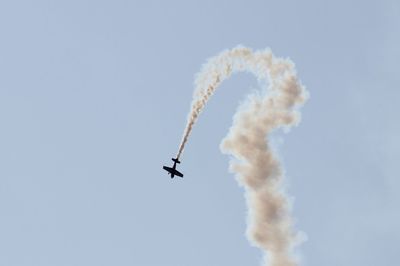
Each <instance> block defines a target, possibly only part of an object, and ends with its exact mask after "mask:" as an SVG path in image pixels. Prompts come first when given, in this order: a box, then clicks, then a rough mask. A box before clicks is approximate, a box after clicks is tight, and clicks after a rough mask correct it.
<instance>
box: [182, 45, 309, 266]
mask: <svg viewBox="0 0 400 266" xmlns="http://www.w3.org/2000/svg"><path fill="white" fill-rule="evenodd" d="M237 71H248V72H250V73H253V74H254V75H255V76H256V77H257V78H258V80H259V81H261V82H262V84H265V87H266V88H265V90H263V91H262V93H259V94H254V95H252V96H250V97H249V99H248V101H247V102H246V104H245V105H243V106H242V108H240V109H239V111H238V112H237V113H236V114H235V116H234V122H233V125H232V127H231V128H230V130H229V133H228V135H227V137H225V139H224V140H223V141H222V143H221V150H222V151H223V152H224V153H227V154H231V155H233V156H234V157H235V158H236V160H235V159H232V160H231V162H230V169H231V170H232V171H233V172H234V173H235V174H236V177H237V180H238V182H239V184H241V185H243V186H244V188H245V191H246V200H247V205H248V209H249V226H248V229H247V235H248V238H249V239H250V241H251V242H252V243H253V244H254V245H256V246H257V247H259V248H260V249H262V250H263V251H264V252H265V255H266V260H265V265H271V266H293V265H297V264H298V263H297V262H296V260H295V258H294V257H293V256H292V249H293V247H294V245H295V244H296V243H297V241H298V238H297V234H295V233H294V230H293V225H292V219H291V217H290V206H289V203H288V199H287V197H286V195H285V194H284V192H283V191H282V179H283V171H282V168H281V165H280V162H279V161H278V159H277V158H276V156H274V154H273V151H272V150H271V148H270V146H269V143H268V139H267V136H269V135H270V133H271V132H272V131H274V130H276V129H278V128H282V127H283V128H285V129H288V128H289V127H291V126H293V125H296V124H297V123H298V122H299V121H300V114H299V113H298V111H297V108H298V107H299V106H300V105H301V104H303V103H304V101H305V100H306V98H307V92H306V91H305V88H304V87H303V86H302V85H301V83H300V82H299V80H298V79H297V76H296V71H295V69H294V65H293V63H292V62H291V61H290V60H288V59H281V58H276V57H274V55H273V54H272V52H271V51H270V50H269V49H267V50H264V51H257V52H253V51H252V50H250V49H248V48H244V47H237V48H234V49H232V50H227V51H224V52H222V53H221V54H220V55H218V56H216V57H213V58H211V59H210V60H209V61H208V63H207V64H205V65H204V66H203V69H202V70H201V71H200V73H199V74H198V75H197V78H196V81H195V85H196V90H195V94H194V99H193V102H192V108H191V112H190V114H189V117H188V123H187V126H186V128H185V131H184V135H183V138H182V142H181V145H180V147H179V151H178V155H177V157H178V158H179V157H180V156H181V154H182V151H183V149H184V147H185V144H186V142H187V140H188V136H189V135H190V132H191V130H192V128H193V125H194V123H195V122H196V120H197V118H198V116H199V114H200V112H201V110H202V109H203V108H204V106H205V104H206V102H207V100H208V99H209V98H210V96H212V94H213V93H214V91H215V90H216V89H217V88H218V86H219V84H220V83H221V82H222V81H223V80H225V79H226V78H228V77H229V76H230V75H231V74H232V73H233V72H237ZM263 81H264V82H263ZM267 81H268V82H267ZM261 82H260V84H261ZM267 258H268V259H267Z"/></svg>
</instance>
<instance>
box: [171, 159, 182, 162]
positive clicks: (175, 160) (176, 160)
mask: <svg viewBox="0 0 400 266" xmlns="http://www.w3.org/2000/svg"><path fill="white" fill-rule="evenodd" d="M172 161H174V162H176V163H181V161H179V160H178V158H176V159H175V158H172Z"/></svg>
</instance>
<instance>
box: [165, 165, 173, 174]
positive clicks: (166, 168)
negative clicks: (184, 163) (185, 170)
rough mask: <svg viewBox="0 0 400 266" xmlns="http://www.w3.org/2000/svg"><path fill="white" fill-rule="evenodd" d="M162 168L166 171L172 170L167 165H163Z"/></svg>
mask: <svg viewBox="0 0 400 266" xmlns="http://www.w3.org/2000/svg"><path fill="white" fill-rule="evenodd" d="M163 169H164V170H166V171H168V172H170V173H172V172H173V171H174V169H173V168H171V167H168V166H163Z"/></svg>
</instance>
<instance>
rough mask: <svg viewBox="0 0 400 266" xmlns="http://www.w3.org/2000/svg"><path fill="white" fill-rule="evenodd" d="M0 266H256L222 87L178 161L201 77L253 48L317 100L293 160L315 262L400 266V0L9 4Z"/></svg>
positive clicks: (1, 92)
mask: <svg viewBox="0 0 400 266" xmlns="http://www.w3.org/2000/svg"><path fill="white" fill-rule="evenodd" d="M0 34H1V35H0V36H1V37H0V123H1V124H0V129H1V130H0V162H1V163H0V266H25V265H26V266H47V265H48V266H54V265H65V266H67V265H68V266H69V265H73V266H87V265H96V266H101V265H120V266H124V265H137V266H139V265H140V266H158V265H162V266H187V265H190V266H205V265H207V266H208V265H209V266H222V265H230V266H233V265H238V266H239V265H259V263H260V261H261V257H262V256H261V253H260V252H259V251H258V250H257V249H255V248H253V247H251V246H250V245H249V244H248V242H247V240H246V238H245V235H244V233H245V227H246V207H245V202H244V198H243V190H242V189H241V188H239V187H238V186H237V184H236V181H235V180H234V178H233V176H232V175H231V174H230V173H228V171H227V168H228V159H229V158H228V157H226V156H224V155H222V154H221V153H220V152H219V149H218V145H219V142H220V140H221V139H222V138H223V137H224V136H225V134H226V132H227V130H228V128H229V126H230V124H231V117H232V115H233V113H234V112H235V109H236V108H237V106H238V103H239V102H240V101H241V100H242V99H243V97H244V96H245V95H246V94H247V93H248V92H249V91H250V90H251V88H255V87H256V86H257V82H256V81H255V80H254V78H253V77H252V76H250V75H247V74H239V75H237V76H234V77H233V78H232V79H230V80H228V81H226V82H225V83H223V84H222V86H221V89H220V90H219V91H218V92H217V93H216V95H215V97H214V98H213V99H212V100H211V102H210V104H209V105H208V106H207V108H206V110H205V111H204V113H203V114H202V116H201V118H200V120H199V123H198V124H197V125H196V127H195V129H194V132H193V134H192V136H191V139H190V140H189V143H188V146H187V149H186V150H185V152H184V154H183V157H182V165H181V166H180V169H181V170H182V172H184V174H185V178H184V179H174V180H171V179H170V178H169V177H168V176H167V175H166V173H165V172H164V171H163V170H162V169H161V166H162V165H163V164H167V163H168V164H169V163H170V162H171V161H170V157H172V156H173V155H175V153H176V150H177V148H178V143H179V141H180V138H181V134H182V130H183V128H184V124H185V122H186V115H187V112H188V110H189V103H190V101H191V95H192V89H193V88H192V87H193V86H192V82H193V76H194V74H195V73H196V72H197V71H198V70H199V68H200V66H201V64H202V63H204V62H205V59H206V58H207V57H210V56H213V55H215V54H216V53H218V52H220V51H221V50H223V49H226V48H231V47H234V46H236V45H238V44H243V45H246V46H249V47H252V48H254V49H262V48H265V47H271V49H272V50H273V52H274V53H275V54H276V55H277V56H282V57H290V58H291V59H292V60H293V61H294V62H295V63H296V66H297V70H298V74H299V77H300V79H301V80H302V82H303V83H304V84H305V85H306V87H307V89H308V90H309V91H310V94H311V98H310V100H309V102H307V104H306V105H305V106H304V108H303V109H302V111H303V121H302V123H301V124H300V126H299V127H297V128H294V129H293V130H292V131H291V132H290V134H287V135H286V134H285V135H282V138H283V140H284V142H283V144H282V145H280V150H279V152H280V156H281V157H282V158H283V161H284V165H285V168H286V172H287V183H288V192H289V194H290V195H291V196H292V197H293V198H294V210H293V215H294V217H295V219H296V221H297V228H298V229H300V230H302V231H304V232H306V234H307V235H308V241H307V242H305V243H304V244H303V245H302V246H301V247H300V248H299V249H298V252H299V253H300V254H301V256H302V257H303V264H304V265H308V266H320V265H324V266H337V265H342V266H346V265H348V266H361V265H362V266H376V265H385V266H391V265H393V266H395V265H398V254H397V253H398V243H399V242H400V229H399V226H398V225H399V224H400V210H399V207H398V206H399V204H400V188H399V187H400V180H399V179H398V178H399V173H400V167H399V164H398V159H399V158H400V141H399V137H398V136H400V124H399V118H398V117H399V114H400V107H399V100H400V90H399V89H400V88H399V85H398V84H400V73H399V67H398V62H399V60H400V48H399V47H400V2H399V1H397V0H392V1H390V0H388V1H361V0H360V1H317V0H315V1H227V0H226V1H210V0H207V1H146V2H145V1H120V0H117V1H88V0H83V1H82V0H80V1H28V0H21V1H0Z"/></svg>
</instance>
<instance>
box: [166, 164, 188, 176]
mask: <svg viewBox="0 0 400 266" xmlns="http://www.w3.org/2000/svg"><path fill="white" fill-rule="evenodd" d="M163 169H164V170H166V171H167V172H169V173H170V174H172V175H176V176H180V177H183V174H182V173H181V172H179V171H178V170H176V169H174V168H171V167H168V166H163Z"/></svg>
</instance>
